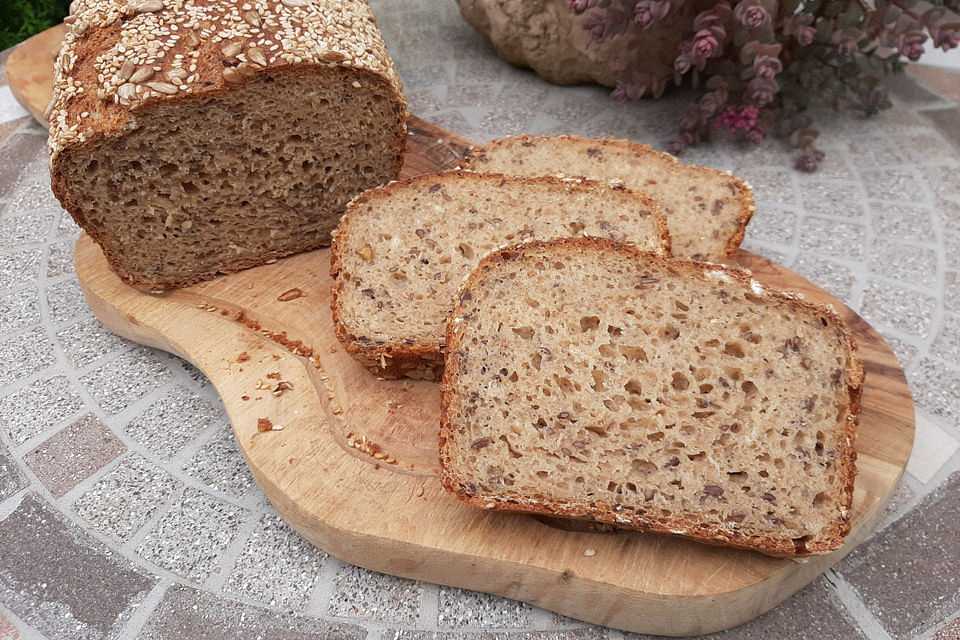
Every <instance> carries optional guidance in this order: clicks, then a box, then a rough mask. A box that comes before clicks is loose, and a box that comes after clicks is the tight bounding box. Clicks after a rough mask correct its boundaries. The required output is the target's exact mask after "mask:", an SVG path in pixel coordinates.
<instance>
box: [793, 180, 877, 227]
mask: <svg viewBox="0 0 960 640" xmlns="http://www.w3.org/2000/svg"><path fill="white" fill-rule="evenodd" d="M813 175H817V174H813ZM800 195H801V198H802V200H803V207H804V209H806V210H807V211H809V212H810V213H822V214H826V215H830V216H840V217H843V218H862V217H863V215H864V212H865V206H864V202H863V197H862V196H861V195H860V191H859V190H858V189H857V188H856V186H854V185H853V184H851V183H849V182H836V181H832V180H813V179H808V180H803V181H802V182H801V183H800Z"/></svg>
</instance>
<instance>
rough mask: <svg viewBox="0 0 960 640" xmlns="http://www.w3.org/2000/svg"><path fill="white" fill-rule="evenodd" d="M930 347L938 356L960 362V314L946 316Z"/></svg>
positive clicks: (956, 362) (949, 360)
mask: <svg viewBox="0 0 960 640" xmlns="http://www.w3.org/2000/svg"><path fill="white" fill-rule="evenodd" d="M930 349H931V351H932V353H935V354H936V355H937V357H939V358H942V359H944V360H946V361H948V362H953V363H955V364H960V315H946V316H944V318H943V322H942V323H941V324H940V330H939V331H937V335H936V337H935V338H934V339H933V344H931V345H930Z"/></svg>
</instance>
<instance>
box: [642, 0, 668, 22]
mask: <svg viewBox="0 0 960 640" xmlns="http://www.w3.org/2000/svg"><path fill="white" fill-rule="evenodd" d="M668 13H670V1H669V0H641V1H640V2H638V3H637V6H636V8H635V9H634V11H633V21H634V22H635V23H637V24H638V25H639V26H641V27H642V28H644V29H648V28H650V26H652V25H653V24H654V23H655V22H657V21H658V20H663V19H664V18H666V17H667V14H668Z"/></svg>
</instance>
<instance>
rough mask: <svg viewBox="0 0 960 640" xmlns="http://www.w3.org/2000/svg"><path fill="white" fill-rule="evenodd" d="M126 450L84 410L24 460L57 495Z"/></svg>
mask: <svg viewBox="0 0 960 640" xmlns="http://www.w3.org/2000/svg"><path fill="white" fill-rule="evenodd" d="M125 450H126V446H124V444H123V443H122V442H120V439H119V438H117V437H116V436H115V435H113V433H111V431H110V430H109V429H108V428H107V426H106V425H105V424H103V423H102V422H101V421H100V420H99V418H97V417H96V416H94V415H92V414H87V415H85V416H83V417H82V418H80V419H79V420H77V421H76V422H74V423H73V424H71V425H69V426H67V427H64V428H63V429H61V430H60V431H59V432H57V433H56V434H54V435H53V436H51V437H50V438H48V439H47V440H46V441H44V442H43V443H42V444H40V445H38V446H37V447H36V448H35V449H33V451H31V452H30V453H28V454H27V455H25V456H24V457H23V461H24V462H25V463H26V464H27V466H28V467H30V470H31V471H33V473H34V475H36V476H37V478H39V479H40V482H42V483H43V486H45V487H46V488H47V490H48V491H49V492H50V493H51V494H52V495H53V497H55V498H59V497H61V496H63V494H65V493H66V492H67V491H70V490H71V489H73V488H74V487H75V486H77V484H79V483H80V482H82V481H83V480H85V479H87V478H89V477H90V476H91V475H93V474H94V473H96V472H97V471H99V470H100V469H102V468H103V467H104V466H105V465H107V464H108V463H109V462H110V461H112V460H113V459H114V458H116V457H117V456H119V455H120V454H121V453H123V452H124V451H125Z"/></svg>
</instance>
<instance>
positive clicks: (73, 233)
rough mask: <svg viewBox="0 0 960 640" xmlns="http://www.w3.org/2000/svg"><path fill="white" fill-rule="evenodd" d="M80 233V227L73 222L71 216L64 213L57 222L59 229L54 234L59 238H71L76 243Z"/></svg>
mask: <svg viewBox="0 0 960 640" xmlns="http://www.w3.org/2000/svg"><path fill="white" fill-rule="evenodd" d="M80 231H81V229H80V227H79V225H77V223H76V222H74V221H73V218H72V217H71V216H70V214H69V213H67V212H66V211H63V212H61V214H60V217H59V218H58V220H57V228H56V229H55V230H54V232H53V233H54V235H55V236H56V237H57V238H69V239H71V240H72V241H73V242H74V243H76V241H77V238H78V237H79V236H80Z"/></svg>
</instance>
